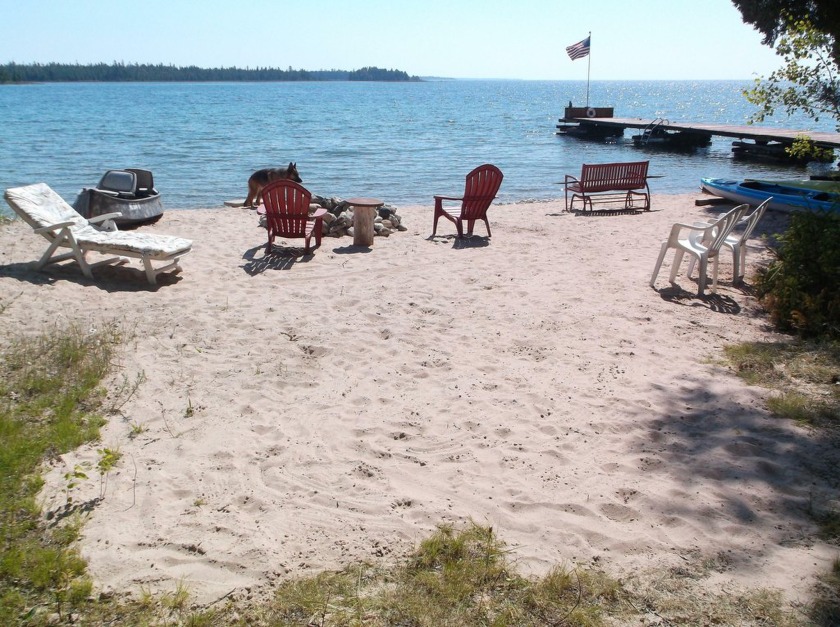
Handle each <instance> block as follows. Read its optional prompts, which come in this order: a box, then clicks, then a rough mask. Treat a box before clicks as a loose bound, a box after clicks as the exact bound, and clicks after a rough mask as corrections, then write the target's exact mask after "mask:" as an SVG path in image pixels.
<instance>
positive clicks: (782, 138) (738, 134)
mask: <svg viewBox="0 0 840 627" xmlns="http://www.w3.org/2000/svg"><path fill="white" fill-rule="evenodd" d="M564 121H566V122H574V123H577V124H578V125H579V126H580V127H581V130H586V128H587V127H591V128H592V130H593V131H595V130H596V129H597V128H600V129H614V130H615V131H617V132H618V131H619V130H620V131H623V130H624V129H628V128H637V129H646V128H651V127H652V126H654V125H656V126H657V128H659V129H662V130H663V131H673V132H682V133H708V134H710V135H718V136H721V137H735V138H737V139H742V140H743V139H749V140H752V141H754V142H756V143H758V144H763V143H767V142H780V143H782V144H791V143H793V142H794V141H795V140H796V139H798V138H800V137H802V136H805V137H808V138H810V139H811V141H813V142H814V143H815V144H816V145H817V146H820V147H821V148H832V149H834V148H840V133H824V132H819V131H797V130H787V129H781V128H772V127H763V126H752V125H747V124H745V125H742V126H738V125H730V124H698V123H694V122H688V123H673V122H668V121H667V120H643V119H641V118H612V117H608V118H605V117H575V118H569V119H566V120H564Z"/></svg>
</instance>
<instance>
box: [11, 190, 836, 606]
mask: <svg viewBox="0 0 840 627" xmlns="http://www.w3.org/2000/svg"><path fill="white" fill-rule="evenodd" d="M696 197H697V195H695V194H689V195H676V196H664V195H658V196H657V195H655V196H654V198H653V210H652V211H651V212H649V213H642V214H636V215H607V216H584V215H578V214H575V213H568V212H565V211H564V210H563V203H562V202H552V203H522V204H508V205H494V206H493V207H492V208H491V209H490V212H489V215H490V221H491V226H492V230H493V237H492V239H490V240H488V239H487V238H485V237H481V236H482V235H483V234H484V230H483V225H477V226H476V233H477V234H478V235H479V237H474V238H472V239H470V240H456V239H455V237H454V235H455V229H454V227H453V226H452V225H451V224H449V223H445V222H444V221H441V224H440V228H439V230H438V237H437V238H435V239H433V240H432V239H429V235H430V233H431V227H432V201H431V199H430V201H429V204H428V205H426V206H412V207H399V214H400V215H401V216H402V218H403V221H404V224H405V226H407V228H408V230H407V231H404V232H400V233H395V234H393V235H391V236H390V237H387V238H385V237H382V238H380V237H377V238H376V240H375V243H374V245H373V246H372V247H371V248H369V249H360V248H356V247H354V246H353V245H352V238H348V237H344V238H325V239H324V241H323V244H322V246H321V248H320V249H318V250H317V251H316V252H315V254H314V255H311V256H300V255H299V254H298V253H300V251H301V250H302V249H301V248H300V247H301V243H300V242H294V241H292V242H287V245H288V246H289V248H286V249H285V250H281V251H279V252H278V254H275V255H272V256H270V257H265V256H264V244H265V231H264V230H262V229H260V228H259V227H258V224H257V216H256V214H255V212H253V211H251V210H247V209H242V208H230V207H219V208H208V209H202V210H189V211H184V210H182V211H168V212H167V213H166V214H165V215H164V217H163V219H162V220H161V221H160V222H158V223H157V224H155V225H152V226H149V227H144V229H147V230H148V231H150V232H157V233H166V234H171V235H178V236H182V237H186V238H189V239H192V240H193V242H194V247H193V251H192V252H191V253H190V254H189V255H187V256H186V257H185V258H184V259H183V262H182V265H183V272H182V273H181V274H180V275H177V276H164V277H161V278H160V285H158V286H157V287H156V288H150V287H149V286H148V285H147V284H146V283H145V279H144V276H143V274H142V272H141V269H140V266H139V265H137V264H136V263H135V264H133V265H130V266H128V267H123V268H105V269H102V270H100V271H99V272H98V274H97V277H98V278H97V280H96V281H93V282H91V281H89V280H87V279H85V278H84V277H83V276H82V274H81V272H80V271H79V269H78V267H75V266H72V265H70V266H67V267H62V268H52V269H50V270H48V271H46V272H35V271H34V270H33V268H32V266H33V263H34V261H36V260H37V259H38V258H39V257H40V256H41V254H42V252H43V250H44V249H45V248H46V241H45V240H43V239H42V238H41V237H39V236H36V235H34V234H33V233H32V229H31V228H29V227H28V226H26V225H25V224H23V223H22V222H21V221H15V222H14V223H12V224H10V225H6V226H3V227H2V228H0V305H2V307H3V309H2V315H0V329H2V337H3V338H6V339H5V340H3V341H4V342H6V341H8V338H10V337H13V336H15V335H17V334H21V333H23V334H39V333H42V332H46V331H48V330H49V329H51V328H54V326H55V325H58V326H61V325H63V324H65V323H68V322H72V321H78V322H82V323H83V324H85V325H88V326H89V327H90V328H91V329H96V328H100V327H101V326H102V325H105V324H109V323H111V322H113V321H118V322H119V323H120V324H121V325H122V326H123V328H124V333H125V336H126V338H127V340H126V343H125V346H124V348H123V349H122V350H121V352H120V363H119V364H118V365H117V367H116V368H115V372H114V376H113V379H112V381H111V382H110V386H111V388H112V389H114V390H116V389H118V388H119V387H120V386H121V384H122V383H124V382H125V381H128V382H134V381H138V377H139V378H140V379H141V380H142V383H141V384H140V385H139V386H138V388H137V390H136V393H134V394H133V395H132V396H131V398H129V399H128V401H127V402H125V404H124V405H123V406H122V407H121V410H120V412H119V413H118V414H117V415H113V416H111V417H110V420H109V423H108V425H107V426H106V427H105V428H104V430H103V436H102V442H101V443H99V444H97V445H94V446H90V447H85V448H84V449H81V450H79V451H77V452H75V453H73V454H68V455H65V456H63V457H62V459H61V460H60V461H59V462H56V463H55V464H54V466H52V467H51V468H50V469H49V472H48V474H47V485H46V488H45V489H44V492H43V504H44V509H45V512H49V511H52V510H56V509H58V508H59V507H60V506H61V505H62V504H63V502H64V500H65V498H66V494H65V481H64V479H63V475H64V473H66V472H67V471H68V470H69V469H72V468H73V467H74V465H75V464H79V463H82V462H83V461H89V462H93V463H95V461H96V459H97V449H99V448H102V447H103V446H107V447H110V448H115V449H119V451H120V453H121V454H122V458H121V460H120V462H119V464H118V466H117V468H116V469H115V470H114V471H113V472H112V473H111V475H110V476H109V478H108V484H107V491H106V494H105V498H104V499H103V500H102V501H101V502H99V503H97V504H96V505H95V507H93V508H92V511H91V512H90V513H89V514H88V518H87V520H86V523H85V526H84V532H83V540H82V546H81V548H82V553H83V555H84V556H85V557H86V558H87V560H88V561H89V566H90V571H91V573H92V575H93V577H94V578H95V580H96V582H97V585H98V586H99V587H100V588H102V589H105V590H130V591H139V590H140V589H141V587H144V588H146V589H150V590H152V591H159V590H160V591H162V590H172V589H173V588H174V586H175V585H176V584H177V582H179V581H183V582H185V583H186V584H187V585H188V587H189V589H190V591H191V593H192V595H193V597H192V598H193V599H195V600H196V602H199V603H212V602H213V601H215V600H218V599H221V598H223V597H225V596H226V595H231V594H233V595H236V594H243V593H244V592H243V591H255V590H259V589H261V588H263V587H265V586H267V585H269V584H271V583H273V582H276V581H278V580H279V579H282V578H286V577H289V576H294V575H299V574H311V573H314V572H317V571H319V570H322V569H335V568H339V567H341V566H343V565H345V564H348V563H350V562H353V561H357V560H367V561H373V562H377V561H381V560H391V559H394V558H395V557H398V556H401V555H404V554H405V553H406V552H407V551H408V550H410V549H411V548H412V547H413V546H414V545H415V544H416V543H417V542H418V541H420V540H421V539H423V538H424V537H426V536H427V535H428V534H429V533H430V532H432V531H433V530H434V528H435V526H436V525H437V524H439V523H442V522H454V523H461V522H464V521H467V520H469V519H472V520H475V521H476V522H478V523H481V524H486V525H492V526H493V528H494V530H496V531H497V532H498V534H499V536H500V537H501V538H502V539H503V540H504V541H506V542H507V543H508V544H509V545H510V546H511V547H512V548H513V550H514V553H513V558H514V559H515V561H516V562H517V564H518V566H519V567H520V568H521V569H522V571H523V572H525V573H533V574H543V573H545V572H546V571H547V570H548V569H549V568H551V567H552V566H554V565H557V564H581V565H587V566H591V565H597V566H598V567H600V568H604V569H605V570H607V571H608V572H611V573H613V574H616V575H622V574H626V573H630V572H633V571H634V570H637V569H647V568H669V567H674V566H679V565H684V564H687V563H696V562H699V561H701V560H715V563H717V564H719V565H720V567H719V568H718V569H717V570H716V571H715V572H714V573H713V574H712V575H711V576H710V577H709V578H708V580H707V583H708V585H709V586H710V587H711V588H713V589H715V590H717V591H720V590H726V589H728V587H733V588H734V587H773V588H779V589H782V590H783V591H784V594H785V596H786V598H787V599H788V600H790V601H793V602H795V601H805V600H807V598H808V595H809V592H810V588H811V586H812V585H813V582H814V577H815V576H816V575H817V574H821V573H824V572H826V571H828V570H829V569H830V565H831V562H832V560H834V559H835V558H836V557H837V550H836V548H834V547H830V546H827V545H825V544H822V543H820V542H819V541H817V540H815V538H814V534H815V530H816V527H815V526H814V523H813V521H812V518H811V517H810V516H809V515H808V510H809V508H813V507H820V506H821V505H824V504H825V503H826V502H827V500H828V499H832V498H836V492H835V491H834V488H833V485H835V482H836V472H837V471H836V467H835V465H834V463H833V461H832V460H833V459H834V454H833V453H832V454H828V452H827V451H826V450H825V449H824V447H825V446H826V445H825V444H824V443H823V442H821V441H820V440H819V439H818V438H817V437H815V436H814V434H812V433H811V432H809V431H808V430H806V429H804V428H802V427H799V426H797V425H795V424H793V423H790V422H787V421H781V420H778V419H774V418H772V417H770V415H769V413H768V412H767V410H766V409H765V407H764V401H765V398H766V397H767V395H768V393H769V392H768V391H767V390H764V389H762V388H758V387H750V386H747V385H746V384H745V383H744V382H743V381H742V380H741V379H739V378H738V377H737V376H736V375H735V374H734V373H733V372H731V371H730V370H729V369H728V368H727V366H726V365H725V364H723V362H722V349H723V347H724V346H726V345H728V344H734V343H737V342H744V341H772V340H776V339H779V337H778V336H777V335H775V334H774V331H773V330H772V328H771V327H770V325H769V323H768V320H767V318H766V317H765V315H764V314H763V312H762V310H761V309H760V307H759V306H758V304H757V303H756V301H755V299H754V297H753V295H752V293H751V290H750V289H749V287H748V286H749V284H750V283H751V282H752V281H751V279H750V275H751V272H752V271H753V269H754V268H755V267H756V265H757V264H759V263H762V262H763V261H766V260H767V259H768V253H767V252H766V251H765V250H764V247H763V246H762V244H761V242H760V241H759V240H758V239H754V240H751V242H750V248H749V252H748V258H747V265H748V271H747V284H748V285H747V287H743V286H741V287H735V286H733V285H732V282H731V277H732V262H731V258H729V257H726V256H725V257H724V258H723V260H722V262H721V270H720V285H719V288H718V293H717V295H714V296H710V297H707V298H698V297H697V296H696V289H697V285H696V282H695V281H693V280H689V279H688V278H686V276H685V272H681V273H680V275H679V276H678V278H677V282H678V284H679V287H678V288H674V287H671V286H670V285H669V283H668V280H667V279H668V271H669V269H670V263H671V260H672V258H673V253H672V252H669V254H668V256H667V257H666V261H665V265H664V266H663V268H662V271H661V273H660V277H659V280H658V281H657V284H656V287H657V289H656V290H654V289H651V287H650V286H649V284H648V281H649V279H650V274H651V271H652V270H653V265H654V262H655V260H656V257H657V254H658V251H659V246H660V243H661V242H662V240H663V239H664V238H666V237H667V234H668V232H669V229H670V226H671V224H673V223H674V222H677V221H688V222H691V221H694V220H697V219H702V218H707V217H709V216H710V215H712V214H714V215H717V214H719V213H720V212H721V211H722V208H721V207H698V206H695V204H694V200H695V198H696ZM386 200H387V199H386ZM783 220H784V218H783V217H780V216H778V215H774V214H771V213H768V214H767V215H766V216H765V219H764V221H763V222H762V224H761V225H760V228H759V231H769V232H771V233H772V232H774V229H777V228H778V227H779V225H780V224H781V223H782V222H783ZM441 234H443V236H441ZM684 263H686V262H684ZM91 477H92V478H91V479H90V480H89V481H87V482H84V483H83V485H81V486H79V487H78V488H75V494H74V498H75V500H76V501H77V502H86V501H89V500H92V499H95V497H96V496H98V494H99V492H100V484H99V480H98V477H94V475H93V474H92V475H91Z"/></svg>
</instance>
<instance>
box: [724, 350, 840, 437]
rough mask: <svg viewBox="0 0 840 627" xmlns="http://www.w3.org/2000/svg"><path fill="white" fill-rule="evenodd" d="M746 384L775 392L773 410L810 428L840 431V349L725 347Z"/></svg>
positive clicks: (771, 408) (771, 406)
mask: <svg viewBox="0 0 840 627" xmlns="http://www.w3.org/2000/svg"><path fill="white" fill-rule="evenodd" d="M725 352H726V356H727V358H728V359H729V361H730V363H731V364H732V366H733V368H734V369H735V370H736V372H737V373H738V375H739V376H741V377H742V378H743V379H744V380H745V381H746V382H747V383H749V384H751V385H760V386H763V387H766V388H770V389H772V390H774V394H773V395H772V396H771V397H770V398H769V399H768V401H767V405H768V409H770V411H771V412H773V413H774V414H775V415H777V416H779V417H782V418H790V419H792V420H795V421H797V422H799V423H800V424H805V425H809V426H820V427H826V428H829V429H837V428H840V343H838V342H836V341H830V340H827V341H808V340H791V341H790V342H771V343H760V342H750V343H744V344H739V345H734V346H729V347H726V349H725Z"/></svg>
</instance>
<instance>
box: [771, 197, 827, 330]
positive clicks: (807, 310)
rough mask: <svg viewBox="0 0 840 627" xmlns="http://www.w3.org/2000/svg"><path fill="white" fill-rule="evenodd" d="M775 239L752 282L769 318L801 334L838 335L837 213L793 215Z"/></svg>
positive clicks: (782, 328) (778, 324) (781, 327)
mask: <svg viewBox="0 0 840 627" xmlns="http://www.w3.org/2000/svg"><path fill="white" fill-rule="evenodd" d="M779 242H780V244H781V245H780V248H779V249H778V250H777V252H776V254H777V259H776V260H774V261H773V262H772V263H771V264H770V266H769V267H767V269H765V270H763V271H762V272H760V273H759V276H758V284H757V287H758V295H759V297H760V298H761V299H762V301H763V302H764V305H765V306H766V307H767V309H768V311H769V312H770V316H771V318H772V319H773V322H774V323H775V324H776V325H777V326H778V327H779V329H781V330H783V331H793V332H796V333H798V334H799V335H800V336H802V337H814V338H837V337H840V214H836V213H811V212H802V213H796V214H794V215H792V216H791V220H790V226H789V227H788V230H787V232H786V233H784V234H782V235H780V236H779Z"/></svg>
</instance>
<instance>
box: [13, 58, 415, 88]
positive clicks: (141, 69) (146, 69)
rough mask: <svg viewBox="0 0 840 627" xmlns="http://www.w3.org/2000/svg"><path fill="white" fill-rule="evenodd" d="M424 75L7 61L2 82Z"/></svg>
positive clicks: (401, 78) (397, 79)
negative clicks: (20, 62)
mask: <svg viewBox="0 0 840 627" xmlns="http://www.w3.org/2000/svg"><path fill="white" fill-rule="evenodd" d="M422 80H423V79H421V78H419V77H417V76H409V75H408V73H407V72H404V71H403V70H394V69H383V68H378V67H364V68H361V69H358V70H314V71H310V70H295V69H292V67H289V68H288V69H286V70H281V69H279V68H255V69H250V68H236V67H231V68H200V67H196V66H188V67H175V66H174V65H163V64H158V65H150V64H136V63H133V64H125V63H112V64H110V65H109V64H105V63H95V64H88V65H80V64H78V63H46V64H42V63H31V64H18V63H6V64H4V65H0V84H23V83H149V82H154V83H160V82H164V83H167V82H173V83H174V82H178V83H188V82H197V83H208V82H328V81H358V82H384V83H409V82H420V81H422Z"/></svg>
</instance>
